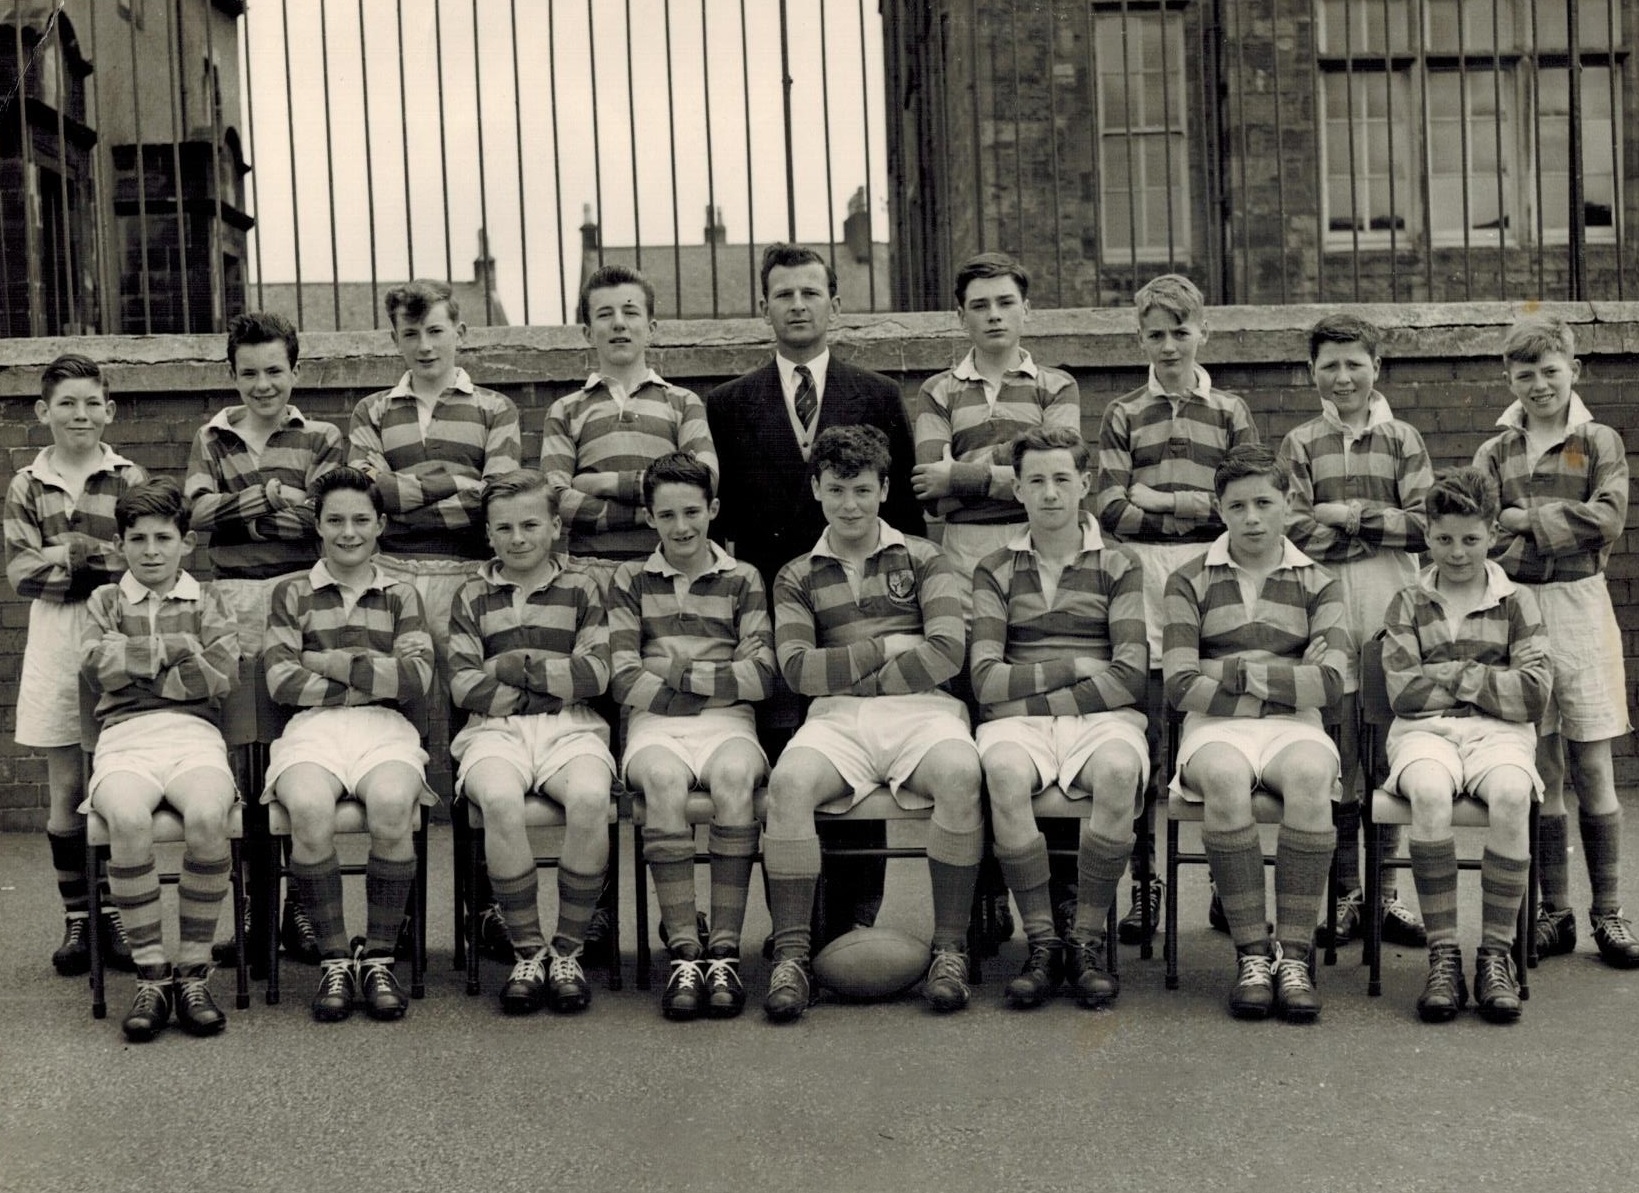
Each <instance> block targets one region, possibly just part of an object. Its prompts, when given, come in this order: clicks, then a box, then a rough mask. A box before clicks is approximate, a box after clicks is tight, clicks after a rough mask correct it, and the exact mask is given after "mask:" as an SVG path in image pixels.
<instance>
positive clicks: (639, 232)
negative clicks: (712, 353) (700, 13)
mask: <svg viewBox="0 0 1639 1193" xmlns="http://www.w3.org/2000/svg"><path fill="white" fill-rule="evenodd" d="M704 2H705V0H701V3H702V4H703V3H704ZM635 40H636V38H634V37H633V36H632V0H626V127H627V129H629V130H630V132H631V147H632V244H633V246H634V249H635V251H636V253H637V268H638V270H639V272H641V271H642V269H643V208H642V206H641V205H640V204H639V203H638V199H637V86H636V82H635V80H634V79H633V78H632V42H633V41H635ZM705 56H706V57H710V51H709V50H708V51H707V53H706V55H705Z"/></svg>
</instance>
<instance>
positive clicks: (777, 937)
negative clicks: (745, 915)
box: [763, 833, 820, 961]
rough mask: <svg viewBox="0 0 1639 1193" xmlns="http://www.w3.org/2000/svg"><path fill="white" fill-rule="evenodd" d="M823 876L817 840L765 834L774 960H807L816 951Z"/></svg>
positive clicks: (815, 837) (813, 837) (765, 856)
mask: <svg viewBox="0 0 1639 1193" xmlns="http://www.w3.org/2000/svg"><path fill="white" fill-rule="evenodd" d="M819 873H820V843H819V838H818V837H817V836H811V837H776V836H774V835H773V834H772V833H764V834H763V874H764V875H765V876H766V877H767V879H768V913H769V916H770V917H771V918H772V919H773V921H774V960H776V961H785V960H787V959H789V958H792V957H807V956H808V955H809V952H810V950H811V949H812V948H813V941H812V932H811V929H810V922H811V920H812V919H813V915H814V888H815V887H816V886H818V885H819Z"/></svg>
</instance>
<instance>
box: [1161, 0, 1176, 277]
mask: <svg viewBox="0 0 1639 1193" xmlns="http://www.w3.org/2000/svg"><path fill="white" fill-rule="evenodd" d="M1156 17H1157V19H1158V20H1159V22H1160V25H1161V151H1162V158H1161V160H1162V163H1163V168H1162V172H1161V176H1162V177H1163V178H1164V179H1165V180H1166V185H1167V272H1169V273H1170V272H1172V270H1174V269H1175V268H1177V261H1178V250H1177V246H1176V245H1175V244H1174V243H1173V219H1174V214H1175V213H1174V212H1173V210H1172V71H1171V70H1170V69H1169V68H1168V64H1167V6H1166V5H1165V4H1163V5H1161V8H1160V11H1159V12H1158V13H1157V14H1156Z"/></svg>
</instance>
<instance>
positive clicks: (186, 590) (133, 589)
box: [120, 569, 200, 605]
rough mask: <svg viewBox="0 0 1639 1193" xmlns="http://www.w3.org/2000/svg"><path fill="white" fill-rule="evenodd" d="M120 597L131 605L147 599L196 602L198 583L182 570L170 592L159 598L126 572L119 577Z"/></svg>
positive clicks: (198, 594) (198, 590) (198, 592)
mask: <svg viewBox="0 0 1639 1193" xmlns="http://www.w3.org/2000/svg"><path fill="white" fill-rule="evenodd" d="M120 595H121V596H123V597H124V598H125V599H126V600H127V601H129V602H130V603H131V604H133V605H140V604H142V602H143V601H146V600H148V599H149V598H152V599H154V600H166V601H171V600H176V601H197V600H198V599H199V596H200V589H199V581H198V580H195V579H194V578H193V577H192V576H191V575H189V574H188V572H187V569H183V570H182V571H179V572H178V573H177V574H176V583H175V584H173V585H172V586H171V591H170V592H167V593H165V594H164V596H161V595H160V594H159V593H157V592H155V591H154V590H153V589H151V588H149V587H148V586H147V585H146V584H144V583H143V582H142V581H140V580H138V579H137V578H136V577H135V576H133V575H132V574H131V573H130V572H126V573H125V574H124V575H123V576H121V577H120Z"/></svg>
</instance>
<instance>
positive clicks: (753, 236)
mask: <svg viewBox="0 0 1639 1193" xmlns="http://www.w3.org/2000/svg"><path fill="white" fill-rule="evenodd" d="M740 93H741V97H742V101H743V103H744V106H745V118H746V272H747V274H748V276H747V278H746V293H747V294H749V295H751V312H750V313H752V314H756V312H757V300H758V298H759V297H760V295H759V292H758V280H757V201H756V199H755V197H754V196H755V193H756V187H755V186H753V185H752V181H751V54H750V51H749V47H748V45H747V42H746V0H740Z"/></svg>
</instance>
